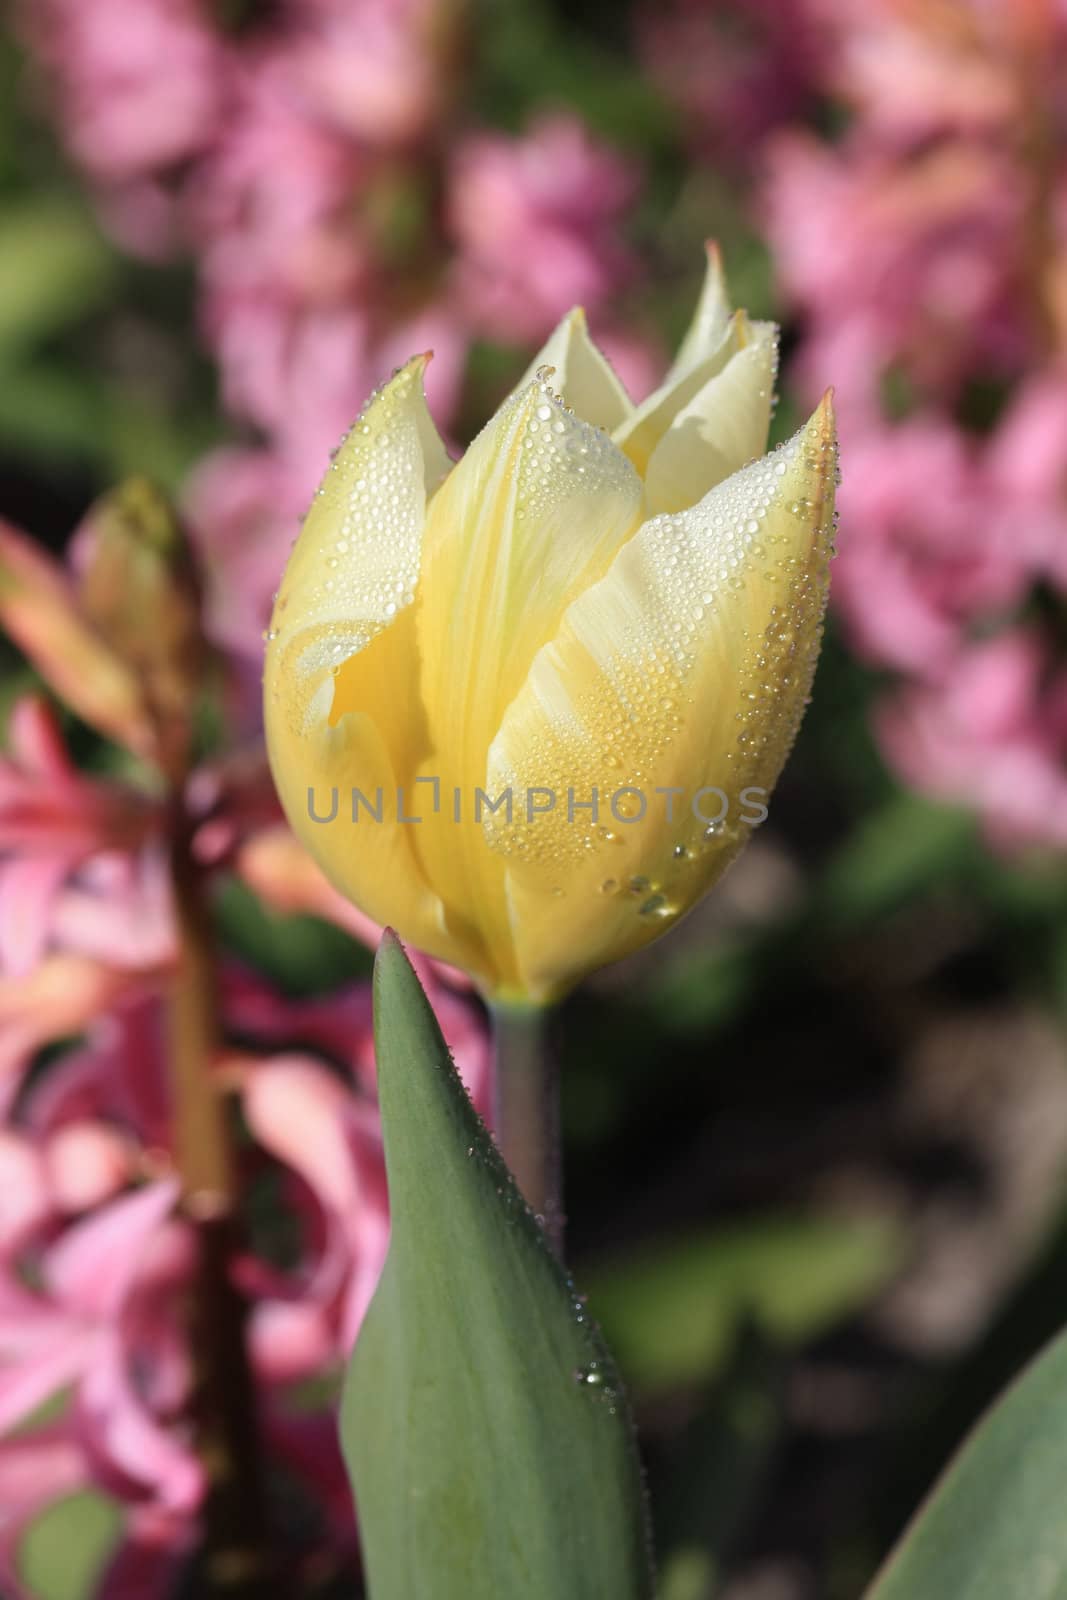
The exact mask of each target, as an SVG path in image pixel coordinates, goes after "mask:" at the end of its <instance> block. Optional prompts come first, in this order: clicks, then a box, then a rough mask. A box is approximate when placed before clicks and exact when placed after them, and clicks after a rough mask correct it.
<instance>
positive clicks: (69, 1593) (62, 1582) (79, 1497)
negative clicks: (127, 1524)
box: [18, 1490, 121, 1600]
mask: <svg viewBox="0 0 1067 1600" xmlns="http://www.w3.org/2000/svg"><path fill="white" fill-rule="evenodd" d="M120 1525H121V1518H120V1516H119V1513H118V1509H117V1507H116V1505H115V1502H114V1501H113V1500H108V1499H107V1498H106V1497H105V1496H104V1495H102V1494H97V1493H95V1492H94V1491H91V1490H85V1492H84V1493H81V1494H73V1495H68V1496H66V1498H64V1499H62V1500H57V1501H55V1503H54V1504H53V1505H50V1506H49V1507H48V1509H47V1510H46V1511H44V1512H42V1513H41V1515H40V1516H39V1517H37V1518H36V1520H35V1521H34V1522H32V1523H31V1524H30V1527H29V1528H28V1529H27V1530H26V1532H25V1534H24V1535H23V1537H22V1541H21V1543H20V1545H19V1551H18V1567H19V1576H20V1577H21V1578H22V1581H23V1582H24V1583H25V1585H26V1587H27V1589H29V1590H30V1592H31V1593H32V1594H34V1595H36V1596H37V1600H85V1597H86V1596H87V1595H90V1594H93V1593H94V1592H95V1590H96V1586H97V1583H98V1582H99V1579H100V1575H101V1571H102V1569H103V1566H104V1563H105V1562H106V1561H107V1559H108V1557H109V1556H110V1554H111V1552H112V1550H113V1548H114V1546H115V1543H116V1541H117V1539H118V1535H119V1528H120Z"/></svg>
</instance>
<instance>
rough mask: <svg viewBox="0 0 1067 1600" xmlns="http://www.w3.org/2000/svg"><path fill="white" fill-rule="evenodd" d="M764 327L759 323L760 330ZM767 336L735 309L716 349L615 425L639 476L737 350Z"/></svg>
mask: <svg viewBox="0 0 1067 1600" xmlns="http://www.w3.org/2000/svg"><path fill="white" fill-rule="evenodd" d="M763 326H764V325H763V324H760V325H758V327H759V329H760V330H762V328H763ZM766 337H767V335H766V334H765V333H763V332H762V331H758V330H757V325H754V324H753V323H751V322H750V321H749V319H748V317H747V316H746V315H745V313H744V312H743V311H736V312H735V313H734V315H733V316H732V317H731V318H730V320H729V322H728V324H727V327H726V332H725V333H724V334H723V337H722V339H721V340H720V341H719V344H718V346H717V347H716V349H715V350H713V351H712V352H711V353H710V354H709V355H706V356H704V357H703V359H702V360H700V361H698V362H697V363H696V364H695V365H694V366H692V367H689V368H687V369H686V370H685V371H684V372H682V373H681V375H680V376H679V377H678V378H677V379H675V380H674V381H673V382H668V383H664V384H661V385H660V387H659V388H658V389H655V390H653V392H652V393H651V394H650V395H649V397H648V399H647V400H643V401H642V402H641V404H640V405H639V406H637V407H636V408H635V410H634V411H633V413H632V414H631V416H630V417H629V418H628V420H627V421H626V422H624V423H623V425H622V427H620V428H616V430H615V432H614V434H613V435H612V437H613V438H614V440H615V443H616V444H617V445H618V446H619V448H620V450H623V451H624V452H625V453H626V455H628V456H629V458H630V460H631V461H632V462H633V464H634V466H635V467H636V468H637V470H638V472H640V473H641V475H642V477H643V476H644V474H645V473H646V472H647V471H648V466H649V462H650V461H651V459H652V455H653V452H654V451H655V449H656V446H657V445H658V444H659V442H660V440H661V439H662V438H663V437H664V436H665V435H666V433H667V430H668V429H669V428H670V427H671V425H672V424H673V423H674V422H675V421H676V419H677V418H678V416H679V415H680V413H681V412H682V411H683V410H684V409H685V408H686V407H687V406H688V405H690V404H691V403H692V402H694V401H695V400H696V399H697V397H698V395H700V394H701V392H702V391H703V390H704V389H705V388H706V387H707V385H708V384H709V383H710V382H711V381H712V379H713V378H717V377H718V376H719V374H720V373H721V372H723V371H724V370H725V368H726V367H727V365H728V363H730V362H731V361H732V360H733V359H734V357H735V356H737V354H738V353H739V352H740V351H742V350H744V349H745V348H746V347H747V346H748V345H750V344H752V343H753V342H754V341H756V340H757V339H763V338H766Z"/></svg>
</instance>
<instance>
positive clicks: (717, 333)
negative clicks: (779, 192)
mask: <svg viewBox="0 0 1067 1600" xmlns="http://www.w3.org/2000/svg"><path fill="white" fill-rule="evenodd" d="M704 252H705V255H706V256H707V265H706V267H705V269H704V282H703V285H702V286H701V290H700V299H699V300H698V301H697V308H696V310H695V311H694V313H693V320H692V321H691V322H690V324H689V327H688V329H687V330H686V333H685V337H684V338H683V340H682V342H681V344H680V345H679V346H678V354H677V355H676V356H675V358H674V361H673V363H672V364H671V367H670V370H669V371H668V373H667V376H666V377H665V378H664V380H663V387H664V388H665V389H672V388H673V387H674V386H675V384H677V383H680V382H681V380H682V379H683V378H684V377H685V376H686V374H687V373H689V372H692V370H693V368H694V367H698V366H699V365H700V363H701V362H702V361H705V360H706V359H707V358H708V356H711V355H714V354H715V351H716V350H717V349H718V348H719V346H720V345H721V344H722V341H723V339H724V338H725V336H726V330H727V328H728V327H729V324H730V297H729V295H728V294H727V292H726V276H725V274H724V272H723V270H722V254H721V252H720V250H719V247H718V245H717V244H716V243H715V241H714V240H713V239H709V240H708V241H707V243H706V244H705V246H704Z"/></svg>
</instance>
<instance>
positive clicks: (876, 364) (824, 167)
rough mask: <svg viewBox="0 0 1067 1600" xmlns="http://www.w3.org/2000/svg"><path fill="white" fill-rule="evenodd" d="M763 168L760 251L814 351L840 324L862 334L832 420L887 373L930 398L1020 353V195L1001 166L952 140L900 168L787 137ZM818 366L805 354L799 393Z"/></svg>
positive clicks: (890, 161) (839, 379) (992, 155)
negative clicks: (804, 317) (807, 323)
mask: <svg viewBox="0 0 1067 1600" xmlns="http://www.w3.org/2000/svg"><path fill="white" fill-rule="evenodd" d="M767 165H768V182H767V186H766V189H765V195H764V215H765V217H766V225H767V230H768V234H769V237H770V242H771V244H772V247H773V248H774V251H775V257H776V263H777V266H778V271H779V274H780V276H781V281H782V283H783V286H784V288H785V290H786V293H787V294H788V295H789V297H790V298H791V299H792V300H794V301H795V302H796V303H797V304H798V305H799V306H800V307H801V308H802V309H803V310H804V311H806V312H807V313H808V315H809V316H810V317H811V319H812V328H811V333H812V338H813V339H814V341H815V342H816V345H819V344H823V345H828V342H829V341H830V340H832V338H833V336H834V333H835V330H843V329H847V328H849V327H850V325H852V326H854V325H856V324H858V325H859V326H860V327H862V328H863V329H864V330H865V333H866V337H865V338H864V339H863V340H862V342H859V343H857V344H856V352H857V355H858V357H859V359H860V361H861V362H862V366H860V365H859V364H858V363H857V365H856V366H852V365H851V364H850V365H849V366H848V367H846V368H845V369H844V370H841V369H840V368H839V367H838V368H835V369H834V382H835V384H836V385H838V387H839V389H840V393H841V396H842V397H843V399H844V404H843V406H842V410H843V412H845V413H847V412H848V411H849V410H850V409H853V408H855V407H858V406H862V407H864V408H865V409H866V410H868V411H870V410H871V408H872V407H873V406H875V405H876V402H877V399H878V387H877V386H878V383H879V380H880V377H881V374H882V371H883V370H884V368H885V367H886V366H888V365H889V363H890V362H891V361H899V362H903V363H905V364H906V367H907V371H908V374H909V377H910V378H911V379H912V381H913V382H915V383H917V384H918V385H919V387H920V392H922V391H924V390H925V391H928V392H934V393H940V392H941V391H942V389H944V388H947V389H948V391H949V392H951V391H952V390H953V389H954V388H955V387H956V386H958V383H959V381H960V378H961V376H962V375H963V374H964V373H966V372H970V371H973V370H974V369H975V368H976V367H985V368H986V370H988V369H989V367H990V366H991V365H995V366H996V367H998V368H1000V369H1003V368H1004V367H1005V365H1006V364H1007V362H1008V361H1009V360H1012V359H1015V358H1016V357H1017V356H1018V355H1019V353H1020V352H1021V351H1022V350H1023V349H1024V347H1025V340H1026V337H1027V331H1028V330H1027V322H1026V317H1025V312H1024V309H1023V308H1024V304H1025V302H1024V299H1023V297H1022V295H1021V292H1020V284H1021V276H1022V262H1021V259H1020V249H1021V239H1022V232H1021V226H1020V224H1021V218H1022V210H1021V208H1022V194H1021V190H1020V186H1019V184H1018V183H1017V181H1016V172H1015V168H1014V164H1013V162H1012V160H1011V158H1010V155H1009V154H1008V153H1006V152H1002V151H1000V150H999V149H998V148H997V147H996V146H993V147H991V148H986V147H984V146H981V145H971V144H968V143H966V142H964V141H955V142H948V143H944V144H939V145H935V146H934V147H933V148H932V149H930V150H928V151H924V152H922V153H921V154H919V155H917V156H916V157H915V158H914V159H912V160H910V161H908V162H906V163H904V162H898V161H897V160H896V159H895V157H894V155H893V153H892V152H891V151H885V150H883V149H882V148H881V147H879V146H877V145H874V144H872V143H868V142H866V141H864V139H863V137H862V134H861V133H857V134H855V135H854V136H853V138H852V139H851V141H846V142H845V144H844V145H843V146H838V147H834V148H830V147H828V146H825V145H822V144H820V143H819V142H817V141H816V140H815V139H813V138H811V137H810V136H808V135H806V134H800V133H796V134H785V135H782V136H780V137H779V138H778V139H777V140H775V141H773V143H772V144H771V145H770V146H769V148H768V151H767ZM828 242H830V243H832V248H827V245H828ZM847 349H848V346H847V345H846V346H844V347H843V350H844V353H846V354H847ZM834 350H835V355H836V356H837V357H838V359H840V356H841V354H842V353H843V351H842V347H841V346H840V345H835V346H834ZM825 361H826V355H825V352H824V353H823V355H822V359H821V360H820V361H819V362H818V366H817V367H816V365H815V362H814V360H813V357H812V354H811V351H810V349H809V351H808V353H807V355H806V356H805V358H804V363H803V372H804V375H805V377H806V378H807V379H808V381H809V382H811V381H817V379H818V377H819V376H820V375H821V371H823V370H825ZM813 368H815V370H813Z"/></svg>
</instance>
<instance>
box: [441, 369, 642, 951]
mask: <svg viewBox="0 0 1067 1600" xmlns="http://www.w3.org/2000/svg"><path fill="white" fill-rule="evenodd" d="M641 507H642V490H641V484H640V480H639V479H638V477H637V475H636V473H635V472H634V470H633V468H632V467H631V466H630V464H629V462H627V461H626V459H625V458H624V457H623V456H622V455H620V454H619V452H618V451H617V450H616V449H615V447H614V446H613V445H612V443H611V441H610V440H609V439H608V438H607V436H606V435H605V434H603V433H601V432H600V431H599V430H597V429H595V428H592V427H590V426H589V425H588V424H587V423H585V422H582V421H580V420H579V419H578V418H577V417H575V416H573V415H571V414H570V413H569V412H568V411H567V410H566V409H565V408H564V406H563V405H562V404H561V402H560V401H559V399H558V397H557V396H555V395H553V393H552V391H551V390H550V389H549V388H548V386H547V385H546V384H544V383H535V384H532V385H530V386H529V387H528V388H527V389H526V390H525V391H524V392H523V393H522V394H520V395H516V396H514V397H513V398H512V399H511V400H509V401H507V402H506V403H505V405H504V406H503V407H502V408H501V410H500V412H498V414H497V415H496V417H495V418H494V419H493V421H492V422H491V423H490V424H489V426H488V427H487V428H486V429H485V430H484V431H483V432H482V433H481V434H480V435H479V437H478V438H477V439H476V440H475V442H474V444H473V445H472V446H471V448H470V450H469V451H468V452H467V455H466V456H465V457H464V459H463V461H462V462H461V463H460V464H459V466H457V467H456V468H455V470H454V471H453V472H452V474H451V475H450V476H449V478H448V479H447V480H446V482H445V484H444V485H443V487H442V488H441V489H440V490H439V492H438V493H437V495H436V496H435V497H434V499H433V502H432V504H431V506H430V511H429V516H428V519H427V527H426V535H425V539H424V544H423V561H422V570H421V573H420V578H419V589H418V603H417V626H418V653H419V657H420V660H421V663H422V681H421V692H420V698H421V702H422V705H423V707H424V708H425V712H426V723H427V730H428V737H429V746H430V748H429V752H428V755H427V759H426V760H425V762H424V763H423V765H422V767H421V768H420V774H419V775H420V776H422V777H425V778H430V777H436V778H438V779H439V780H440V783H441V787H442V792H443V794H444V795H445V796H446V797H447V796H449V795H451V794H452V792H453V791H454V790H455V789H456V788H459V789H460V790H461V792H462V794H463V796H464V802H465V806H466V810H465V812H464V817H463V820H462V821H461V822H460V823H459V824H457V823H456V822H455V820H454V817H453V815H452V813H451V811H450V810H449V809H447V798H446V801H445V807H446V809H444V810H443V811H442V814H440V815H435V816H434V817H432V818H429V819H428V820H427V823H426V824H425V825H422V826H420V827H419V828H417V829H416V830H415V832H416V848H417V849H418V851H419V852H420V856H421V858H422V861H423V863H424V868H425V871H426V875H427V877H428V879H429V880H430V881H431V882H432V883H433V884H434V885H435V887H436V888H437V889H438V891H439V892H440V894H441V896H442V899H443V901H444V904H445V907H446V915H448V916H451V917H453V918H454V919H455V924H456V926H457V928H460V929H461V931H462V932H463V934H464V936H465V937H467V938H468V939H474V938H475V937H476V936H477V937H480V939H481V941H482V942H483V943H484V946H485V948H486V949H488V950H491V951H492V952H493V956H494V960H497V961H498V962H501V963H503V962H504V961H506V953H507V951H508V949H509V946H510V925H509V919H508V911H507V904H506V898H505V893H504V881H503V872H502V868H501V863H500V861H499V859H498V858H497V857H496V856H494V855H493V853H492V852H491V851H489V850H488V848H487V846H486V844H485V840H484V837H483V833H482V829H481V828H480V827H479V826H478V825H477V824H476V823H475V822H473V821H472V819H471V815H470V807H471V804H472V799H473V795H474V791H475V790H476V789H477V788H479V787H481V786H483V785H484V784H485V780H486V757H487V752H488V749H489V744H490V741H491V739H492V737H493V735H494V734H495V732H496V730H497V728H498V727H499V725H500V718H501V716H502V714H503V710H504V708H505V706H507V705H508V704H509V702H510V701H511V700H512V699H513V698H514V696H515V694H516V693H517V692H518V690H519V688H520V686H521V684H522V682H523V680H524V679H525V677H526V675H527V673H528V671H529V668H530V663H531V662H532V661H533V659H534V656H535V655H536V654H537V652H538V650H539V649H540V648H541V646H542V645H543V644H544V642H545V641H546V639H551V638H552V637H553V636H554V635H555V633H556V631H557V630H558V628H559V623H560V618H561V617H562V615H563V612H564V611H565V609H566V607H567V606H568V605H569V604H570V602H571V601H572V600H573V599H574V597H575V596H576V595H578V594H581V593H582V592H583V591H584V590H585V589H586V588H588V587H589V585H590V584H592V583H595V582H596V581H597V580H598V579H599V578H600V577H602V576H603V574H604V573H605V572H606V571H607V570H608V568H609V566H610V565H611V562H612V560H613V559H614V557H615V555H616V554H617V552H618V550H619V549H620V547H621V546H622V544H623V543H624V542H625V540H626V539H627V538H629V537H630V536H631V534H632V533H633V532H634V531H635V530H636V528H637V526H638V525H639V522H640V517H641Z"/></svg>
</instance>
